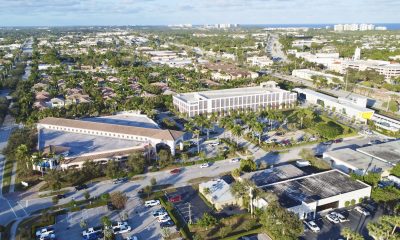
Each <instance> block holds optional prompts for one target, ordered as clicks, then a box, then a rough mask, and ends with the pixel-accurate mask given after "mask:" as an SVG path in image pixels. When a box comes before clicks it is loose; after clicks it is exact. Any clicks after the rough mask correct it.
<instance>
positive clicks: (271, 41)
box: [265, 33, 289, 62]
mask: <svg viewBox="0 0 400 240" xmlns="http://www.w3.org/2000/svg"><path fill="white" fill-rule="evenodd" d="M265 50H266V52H267V53H268V54H269V55H271V57H272V58H280V59H282V60H281V61H282V62H288V61H289V60H288V58H287V56H286V54H285V53H284V52H283V51H282V44H281V43H280V42H279V35H277V34H272V33H270V35H269V38H268V42H267V46H266V48H265Z"/></svg>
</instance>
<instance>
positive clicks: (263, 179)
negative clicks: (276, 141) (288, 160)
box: [241, 164, 307, 187]
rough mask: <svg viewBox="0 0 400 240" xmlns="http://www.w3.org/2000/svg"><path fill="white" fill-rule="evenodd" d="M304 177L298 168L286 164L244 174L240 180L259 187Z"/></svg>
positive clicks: (303, 173)
mask: <svg viewBox="0 0 400 240" xmlns="http://www.w3.org/2000/svg"><path fill="white" fill-rule="evenodd" d="M305 175H307V174H306V173H305V172H304V171H302V170H301V169H300V168H298V167H296V166H294V165H291V164H286V165H282V166H278V167H274V168H269V169H266V170H260V171H256V172H250V173H245V174H244V175H243V176H242V177H241V178H243V179H249V180H251V181H253V182H254V184H255V185H256V186H258V187H260V186H264V185H267V184H271V183H276V182H280V181H284V180H288V179H291V178H296V177H300V176H305Z"/></svg>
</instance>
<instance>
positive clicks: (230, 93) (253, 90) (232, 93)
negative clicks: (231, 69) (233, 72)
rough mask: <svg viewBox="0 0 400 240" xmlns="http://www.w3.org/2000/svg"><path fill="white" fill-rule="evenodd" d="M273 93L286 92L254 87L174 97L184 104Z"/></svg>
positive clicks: (183, 94) (277, 89)
mask: <svg viewBox="0 0 400 240" xmlns="http://www.w3.org/2000/svg"><path fill="white" fill-rule="evenodd" d="M274 92H275V93H279V92H288V91H286V90H283V89H280V88H279V87H276V88H270V87H262V86H256V87H245V88H231V89H222V90H211V91H203V92H192V93H181V94H178V95H175V97H177V98H179V99H181V100H183V101H185V102H191V101H198V100H204V99H215V98H225V97H237V96H247V95H257V94H265V93H274Z"/></svg>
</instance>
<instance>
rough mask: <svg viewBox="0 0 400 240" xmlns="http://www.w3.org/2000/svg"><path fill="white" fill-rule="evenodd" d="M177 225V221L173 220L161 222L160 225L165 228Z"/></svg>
mask: <svg viewBox="0 0 400 240" xmlns="http://www.w3.org/2000/svg"><path fill="white" fill-rule="evenodd" d="M173 226H175V223H174V222H173V221H167V222H161V223H160V227H161V228H165V227H173Z"/></svg>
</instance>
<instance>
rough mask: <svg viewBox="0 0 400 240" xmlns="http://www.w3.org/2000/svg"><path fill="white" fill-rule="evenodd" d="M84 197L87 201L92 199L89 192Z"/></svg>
mask: <svg viewBox="0 0 400 240" xmlns="http://www.w3.org/2000/svg"><path fill="white" fill-rule="evenodd" d="M83 196H84V197H85V199H86V200H88V199H89V198H90V193H89V192H88V191H85V193H84V194H83Z"/></svg>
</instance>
